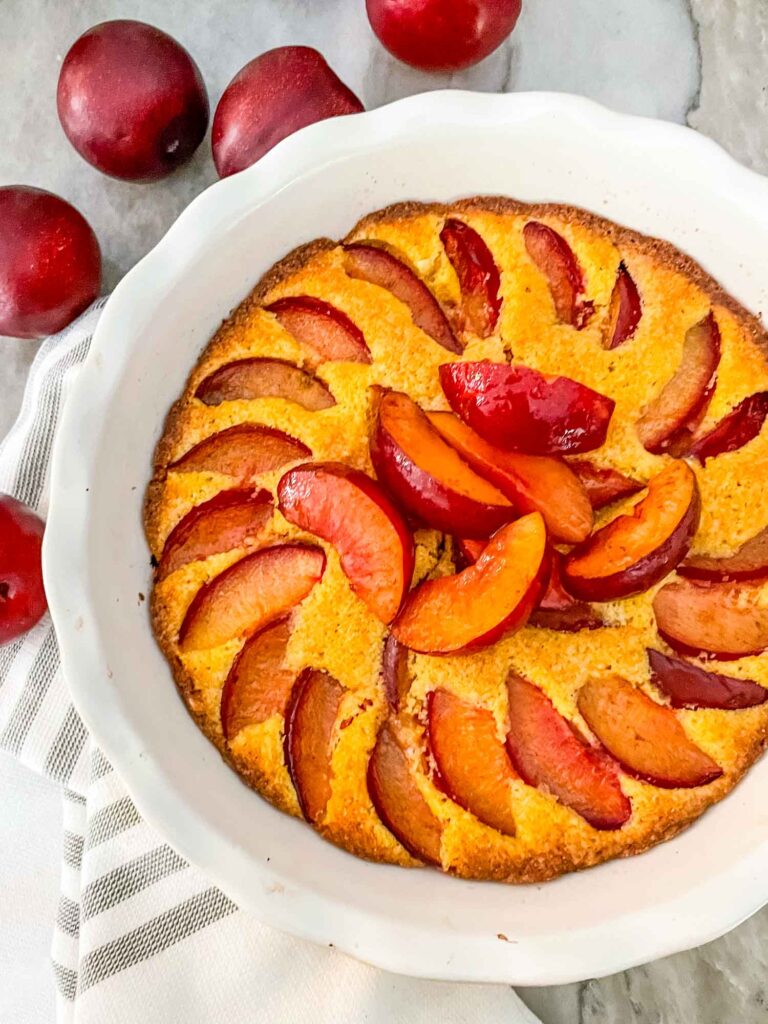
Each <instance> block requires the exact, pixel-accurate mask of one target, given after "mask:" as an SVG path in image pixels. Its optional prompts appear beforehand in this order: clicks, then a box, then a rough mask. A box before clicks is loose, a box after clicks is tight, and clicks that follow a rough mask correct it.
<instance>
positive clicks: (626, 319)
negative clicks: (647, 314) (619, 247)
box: [603, 262, 643, 349]
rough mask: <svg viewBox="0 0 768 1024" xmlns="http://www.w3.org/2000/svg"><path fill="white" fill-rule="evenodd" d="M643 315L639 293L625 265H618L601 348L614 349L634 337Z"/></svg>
mask: <svg viewBox="0 0 768 1024" xmlns="http://www.w3.org/2000/svg"><path fill="white" fill-rule="evenodd" d="M642 315H643V306H642V302H641V301H640V292H639V291H638V290H637V285H636V284H635V282H634V280H633V278H632V275H631V274H630V272H629V271H628V270H627V268H626V266H625V264H624V263H623V262H622V263H620V264H619V270H618V273H617V274H616V283H615V284H614V286H613V291H612V292H611V301H610V304H609V306H608V320H607V322H606V325H605V333H604V334H603V348H607V349H614V348H618V347H619V345H623V344H624V342H625V341H629V340H630V338H633V337H634V334H635V331H636V330H637V328H638V325H639V323H640V318H641V316H642Z"/></svg>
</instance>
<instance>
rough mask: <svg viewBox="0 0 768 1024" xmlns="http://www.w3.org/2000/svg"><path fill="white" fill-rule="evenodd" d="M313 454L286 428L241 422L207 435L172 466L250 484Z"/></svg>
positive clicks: (180, 470)
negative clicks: (286, 431)
mask: <svg viewBox="0 0 768 1024" xmlns="http://www.w3.org/2000/svg"><path fill="white" fill-rule="evenodd" d="M311 456H312V451H311V450H310V449H309V448H308V447H307V446H306V445H305V444H303V443H302V442H301V441H298V440H297V439H296V438H295V437H290V436H289V435H288V434H284V433H283V431H282V430H275V429H274V428H273V427H265V426H263V425H262V424H261V423H238V424H236V425H235V426H234V427H227V428H226V429H225V430H220V431H219V432H218V433H216V434H211V435H210V436H209V437H206V438H205V440H203V441H201V442H200V443H199V444H196V445H195V446H194V448H190V450H189V451H188V452H186V453H185V454H184V455H182V456H181V458H178V459H176V461H175V462H172V463H171V464H170V465H169V466H168V469H169V470H172V471H173V472H175V473H220V474H221V475H222V476H230V477H232V479H233V480H237V481H238V482H239V483H248V482H249V481H250V480H253V479H254V477H257V476H260V475H261V474H262V473H271V472H272V471H273V470H275V469H281V468H282V467H283V466H285V465H286V464H287V463H289V462H298V461H299V459H308V458H311Z"/></svg>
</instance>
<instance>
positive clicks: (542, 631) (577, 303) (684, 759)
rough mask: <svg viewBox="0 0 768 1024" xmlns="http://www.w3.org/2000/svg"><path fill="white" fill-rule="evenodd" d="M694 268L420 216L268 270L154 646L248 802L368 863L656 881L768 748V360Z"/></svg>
mask: <svg viewBox="0 0 768 1024" xmlns="http://www.w3.org/2000/svg"><path fill="white" fill-rule="evenodd" d="M767 351H768V348H766V337H765V333H764V331H763V329H762V327H761V325H760V323H759V322H758V320H757V319H756V318H755V317H753V316H752V315H751V314H749V313H748V312H746V311H745V310H744V309H743V308H742V307H741V306H740V305H739V304H738V303H736V302H735V301H734V300H733V299H732V298H730V297H729V296H728V295H727V294H725V292H723V290H722V289H721V288H720V287H719V286H718V285H717V284H716V282H715V281H713V280H712V279H711V278H710V277H709V276H708V275H707V274H706V273H705V272H704V271H703V270H702V269H701V268H700V267H699V266H698V265H697V264H696V263H694V262H693V261H692V260H690V259H689V258H688V257H687V256H684V255H683V254H682V253H680V252H679V251H678V250H677V249H675V248H674V247H672V246H671V245H669V244H667V243H666V242H661V241H658V240H655V239H650V238H646V237H644V236H642V235H639V234H637V233H635V232H633V231H630V230H627V229H625V228H621V227H618V226H616V225H614V224H612V223H611V222H609V221H607V220H604V219H602V218H600V217H596V216H594V215H592V214H590V213H586V212H584V211H582V210H578V209H574V208H570V207H565V206H555V205H532V206H529V205H525V204H522V203H518V202H513V201H512V200H507V199H502V198H485V199H479V198H476V199H471V200H466V201H463V202H457V203H454V204H451V205H448V206H442V205H422V204H418V203H406V204H402V205H399V206H395V207H391V208H389V209H387V210H383V211H381V212H379V213H375V214H372V215H371V216H369V217H366V218H365V219H364V220H363V221H362V222H361V223H360V224H358V225H357V227H355V228H354V230H353V231H352V232H351V234H350V235H349V236H348V237H347V239H346V240H345V241H344V242H341V243H337V242H333V241H330V240H327V239H320V240H317V241H315V242H312V243H310V244H309V245H306V246H303V247H302V248H300V249H298V250H296V251H295V252H292V253H291V254H290V255H288V256H287V257H286V258H285V259H284V260H282V261H281V262H280V263H278V264H277V265H276V266H275V267H273V268H272V269H271V270H270V271H269V273H268V274H267V275H266V276H265V277H264V278H263V279H262V281H261V282H260V283H259V284H258V285H257V287H256V288H255V290H254V291H253V293H252V294H251V295H250V296H249V298H247V299H246V300H245V301H244V302H243V304H242V305H241V306H240V307H239V308H238V309H237V310H236V311H235V312H234V313H233V314H232V316H231V317H230V319H229V320H227V321H226V322H225V323H224V324H223V325H222V327H221V329H220V330H219V331H218V332H217V334H216V335H215V337H214V338H213V340H212V341H211V342H210V344H209V345H208V347H207V348H206V349H205V351H204V353H203V355H202V356H201V358H200V360H199V362H198V364H197V366H196V367H195V369H194V370H193V372H192V374H191V375H190V377H189V380H188V382H187V385H186V387H185V389H184V392H183V394H182V396H181V397H180V398H179V400H178V401H177V402H176V404H175V405H174V406H173V408H172V409H171V411H170V414H169V416H168V419H167V422H166V425H165V430H164V433H163V437H162V439H161V441H160V443H159V445H158V447H157V451H156V453H155V464H154V476H153V478H152V482H151V483H150V486H149V490H148V494H147V501H146V516H145V523H146V532H147V537H148V540H149V545H150V548H151V550H152V554H153V557H154V559H155V560H156V565H157V568H156V576H155V583H154V590H153V594H152V622H153V627H154V631H155V634H156V636H157V639H158V642H159V643H160V645H161V647H162V649H163V651H164V653H165V655H166V657H167V659H168V661H169V663H170V665H171V668H172V671H173V674H174V677H175V679H176V682H177V684H178V687H179V690H180V692H181V694H182V697H183V699H184V701H185V702H186V704H187V707H188V708H189V710H190V711H191V713H192V715H193V716H194V717H195V719H196V721H197V723H198V724H199V726H200V728H201V729H203V731H204V732H205V733H206V735H207V736H208V737H209V739H210V740H211V741H212V742H213V743H214V744H216V746H217V747H218V749H219V750H220V752H221V753H222V755H223V756H224V757H225V759H226V760H227V761H228V762H229V763H230V765H231V766H232V767H233V768H234V769H235V771H237V772H238V773H239V774H240V776H241V777H242V778H243V779H244V780H245V781H246V782H247V783H248V784H249V785H251V786H252V787H253V788H254V789H256V790H257V791H258V792H259V793H260V794H261V795H262V796H263V797H265V798H266V799H267V800H269V801H270V802H271V803H273V804H274V805H275V806H277V807H278V808H280V809H281V810H283V811H286V812H287V813H290V814H294V815H297V816H303V817H304V818H305V819H306V820H307V821H308V822H310V823H311V824H312V825H313V826H314V827H315V828H316V829H317V830H318V832H320V833H321V834H322V835H323V836H324V837H326V838H327V839H329V840H331V841H332V842H334V843H337V844H338V845H339V846H342V847H344V848H346V849H347V850H349V851H351V852H352V853H355V854H357V855H359V856H362V857H367V858H370V859H372V860H377V861H384V862H388V863H392V864H399V865H403V866H416V865H419V864H432V865H436V866H438V867H441V868H442V869H443V870H445V871H448V872H451V873H453V874H456V875H460V876H464V877H467V878H479V879H497V880H503V881H508V882H524V881H525V882H528V881H541V880H544V879H548V878H552V877H554V876H556V875H559V874H561V873H562V872H564V871H571V870H574V869H577V868H583V867H587V866H589V865H593V864H596V863H598V862H600V861H605V860H608V859H610V858H613V857H617V856H624V855H627V854H632V853H637V852H639V851H641V850H645V849H647V848H648V847H649V846H652V845H653V844H654V843H657V842H659V841H660V840H663V839H667V838H668V837H670V836H672V835H674V834H675V833H676V832H678V831H679V830H680V829H682V828H684V827H685V826H686V825H688V824H689V823H690V822H691V821H693V820H694V819H695V818H697V817H698V816H699V815H700V814H701V813H702V812H703V811H704V810H706V808H708V807H709V806H710V805H711V804H713V803H715V802H716V801H718V800H720V799H721V798H722V797H724V796H725V795H726V794H727V793H728V791H729V790H730V789H731V788H732V787H733V786H734V785H735V783H736V782H737V781H738V779H739V778H740V776H741V775H742V774H743V773H744V772H745V771H746V770H747V768H748V767H749V766H750V764H751V763H752V762H753V761H754V760H755V758H756V757H757V756H758V755H759V754H760V752H761V751H762V749H763V746H764V744H765V742H766V736H767V735H768V703H766V697H768V689H767V688H768V655H766V654H765V653H764V651H765V650H766V648H768V586H766V583H768V501H767V500H766V496H765V483H764V481H765V480H766V479H768V430H766V429H764V420H765V417H766V414H768V362H766V352H767Z"/></svg>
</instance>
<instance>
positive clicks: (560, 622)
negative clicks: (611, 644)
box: [454, 537, 605, 633]
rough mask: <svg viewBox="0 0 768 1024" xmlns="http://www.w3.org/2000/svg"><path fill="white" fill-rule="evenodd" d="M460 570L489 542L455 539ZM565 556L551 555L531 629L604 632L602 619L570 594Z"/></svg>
mask: <svg viewBox="0 0 768 1024" xmlns="http://www.w3.org/2000/svg"><path fill="white" fill-rule="evenodd" d="M454 542H455V544H456V550H457V554H458V560H459V566H460V568H466V567H467V566H468V565H474V563H475V562H476V561H477V560H478V558H479V557H480V555H481V554H482V553H483V550H484V549H485V546H486V543H487V542H486V541H480V540H466V539H465V538H463V537H457V538H455V539H454ZM562 557H563V556H562V555H561V554H560V552H559V551H555V550H554V549H553V550H551V551H550V552H549V559H550V566H551V568H550V574H549V581H548V582H547V587H546V590H545V591H544V596H543V597H542V598H541V600H540V601H539V603H538V605H537V606H536V607H535V608H534V609H533V611H532V612H531V617H530V618H529V619H528V625H529V626H538V627H540V628H541V629H553V630H556V631H557V632H559V633H578V632H579V631H580V630H582V629H600V627H601V626H604V625H605V623H604V622H603V620H602V618H601V617H600V616H599V615H598V613H597V612H596V611H595V609H594V608H593V607H592V606H591V605H589V604H587V603H586V602H585V601H577V600H576V598H575V597H571V595H570V594H569V593H568V592H567V591H566V589H565V587H564V586H563V580H562V575H561V569H560V566H561V563H562Z"/></svg>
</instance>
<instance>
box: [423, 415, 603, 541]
mask: <svg viewBox="0 0 768 1024" xmlns="http://www.w3.org/2000/svg"><path fill="white" fill-rule="evenodd" d="M427 416H428V417H429V422H430V423H431V424H432V426H433V427H435V428H436V429H437V430H438V431H439V433H440V435H441V436H442V437H443V438H444V440H446V441H447V442H448V444H450V445H451V446H452V447H453V448H455V449H456V451H457V452H458V453H459V455H460V456H461V457H462V458H463V459H464V460H465V461H466V462H467V463H468V464H469V465H470V466H471V467H472V469H474V470H475V472H477V473H479V474H480V476H482V477H483V478H484V479H486V480H488V481H489V482H490V483H492V484H493V485H494V486H495V487H498V489H499V490H500V491H501V493H502V494H504V495H505V496H506V497H507V498H508V499H509V500H510V501H511V502H512V504H513V505H514V506H515V508H516V509H517V510H518V512H520V513H521V514H525V513H526V512H541V514H542V515H543V516H544V522H545V523H546V526H547V530H548V531H549V533H550V534H551V536H552V537H553V538H554V539H555V540H558V541H563V542H564V543H566V544H576V543H578V542H579V541H581V540H584V539H585V538H586V537H588V536H589V533H590V531H591V529H592V521H593V516H592V507H591V505H590V503H589V499H588V497H587V494H586V491H585V489H584V487H583V486H582V485H581V484H580V482H579V480H578V479H577V477H576V476H575V474H574V473H573V472H572V471H571V469H570V468H569V467H568V466H567V465H566V464H565V462H564V461H563V460H562V459H559V458H555V457H552V456H546V455H524V454H523V453H522V452H505V451H502V450H501V449H500V448H495V447H494V446H493V445H491V444H489V443H488V442H487V441H484V440H483V439H482V437H480V435H479V434H476V433H475V432H474V430H472V429H471V428H470V427H468V426H467V425H466V423H462V421H461V420H460V419H459V418H458V417H457V416H454V415H453V413H450V412H430V413H427Z"/></svg>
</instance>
